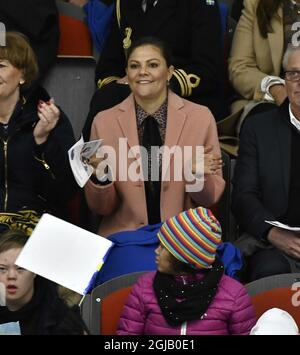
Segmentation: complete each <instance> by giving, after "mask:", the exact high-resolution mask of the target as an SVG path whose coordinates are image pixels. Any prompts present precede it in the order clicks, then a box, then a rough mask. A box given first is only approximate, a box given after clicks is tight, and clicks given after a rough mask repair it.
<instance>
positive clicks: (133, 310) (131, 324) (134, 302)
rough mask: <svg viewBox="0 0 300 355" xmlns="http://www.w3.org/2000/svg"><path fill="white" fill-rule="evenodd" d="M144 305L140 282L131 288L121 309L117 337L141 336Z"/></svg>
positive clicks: (143, 323) (143, 321)
mask: <svg viewBox="0 0 300 355" xmlns="http://www.w3.org/2000/svg"><path fill="white" fill-rule="evenodd" d="M144 307H145V305H144V302H143V284H142V280H141V279H140V280H138V282H137V283H136V284H135V285H134V286H133V288H132V290H131V292H130V295H129V298H128V300H127V302H126V304H125V307H124V309H123V312H122V315H121V318H120V321H119V324H118V330H117V334H118V335H142V334H144V327H145V320H146V319H145V318H146V314H145V309H144Z"/></svg>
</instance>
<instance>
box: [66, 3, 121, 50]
mask: <svg viewBox="0 0 300 355" xmlns="http://www.w3.org/2000/svg"><path fill="white" fill-rule="evenodd" d="M68 2H69V3H70V4H73V5H75V6H79V7H82V8H83V9H84V11H85V13H86V15H87V18H86V21H87V23H88V26H89V29H90V32H91V34H92V37H93V43H94V45H95V47H96V49H97V51H98V52H99V53H101V52H102V49H103V47H104V45H105V42H106V38H107V35H108V34H109V32H110V22H111V17H112V14H113V11H114V8H115V7H114V3H115V1H114V0H69V1H68Z"/></svg>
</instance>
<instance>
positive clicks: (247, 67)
mask: <svg viewBox="0 0 300 355" xmlns="http://www.w3.org/2000/svg"><path fill="white" fill-rule="evenodd" d="M257 5H258V0H244V10H243V12H242V15H241V17H240V20H239V22H238V25H237V27H236V30H235V34H234V38H233V43H232V48H231V53H230V58H229V77H230V81H231V82H232V84H233V87H234V88H235V90H236V91H237V92H238V93H239V94H240V95H241V96H242V97H244V98H245V99H246V100H247V101H245V100H238V101H237V102H235V103H234V104H233V105H232V112H236V111H238V110H239V109H240V108H242V107H243V106H244V105H245V104H246V103H247V102H248V101H250V100H255V101H261V100H263V96H264V93H263V92H262V91H261V89H260V84H261V81H262V79H263V78H264V77H265V76H267V75H275V76H279V75H280V71H281V62H282V57H283V47H284V34H283V23H282V16H283V14H282V8H281V7H280V8H279V9H278V12H277V16H276V17H274V18H273V20H272V21H271V26H272V28H273V33H268V37H267V38H262V36H261V34H260V32H259V28H258V23H257V18H256V8H257Z"/></svg>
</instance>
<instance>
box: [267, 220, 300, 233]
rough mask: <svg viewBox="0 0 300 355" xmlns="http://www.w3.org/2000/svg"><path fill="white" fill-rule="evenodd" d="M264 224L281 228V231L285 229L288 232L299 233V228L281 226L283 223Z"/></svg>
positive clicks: (270, 222)
mask: <svg viewBox="0 0 300 355" xmlns="http://www.w3.org/2000/svg"><path fill="white" fill-rule="evenodd" d="M265 222H266V223H269V224H271V225H272V226H275V227H278V228H282V229H286V230H288V231H293V232H300V227H290V226H288V225H287V224H283V223H281V222H278V221H265Z"/></svg>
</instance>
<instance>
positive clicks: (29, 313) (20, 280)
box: [0, 230, 87, 335]
mask: <svg viewBox="0 0 300 355" xmlns="http://www.w3.org/2000/svg"><path fill="white" fill-rule="evenodd" d="M27 240H28V237H27V236H26V235H25V234H24V233H23V232H22V231H18V230H10V231H6V232H4V233H3V234H2V235H1V236H0V283H2V284H4V285H5V287H6V307H0V324H4V323H10V322H19V324H20V328H21V334H22V335H54V334H56V335H83V334H86V333H87V330H86V327H85V325H84V323H83V321H82V319H81V316H80V313H79V309H78V307H77V308H76V307H73V308H72V309H71V308H68V307H67V305H66V304H65V303H64V302H63V301H62V300H61V299H60V298H59V296H58V293H57V286H56V285H55V284H54V283H52V282H51V281H49V280H46V279H44V278H42V277H40V276H38V275H35V274H33V273H32V272H30V271H28V270H26V269H23V268H21V267H19V266H17V265H16V264H15V261H16V259H17V258H18V255H19V254H20V252H21V250H22V249H23V247H24V245H25V244H26V242H27Z"/></svg>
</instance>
